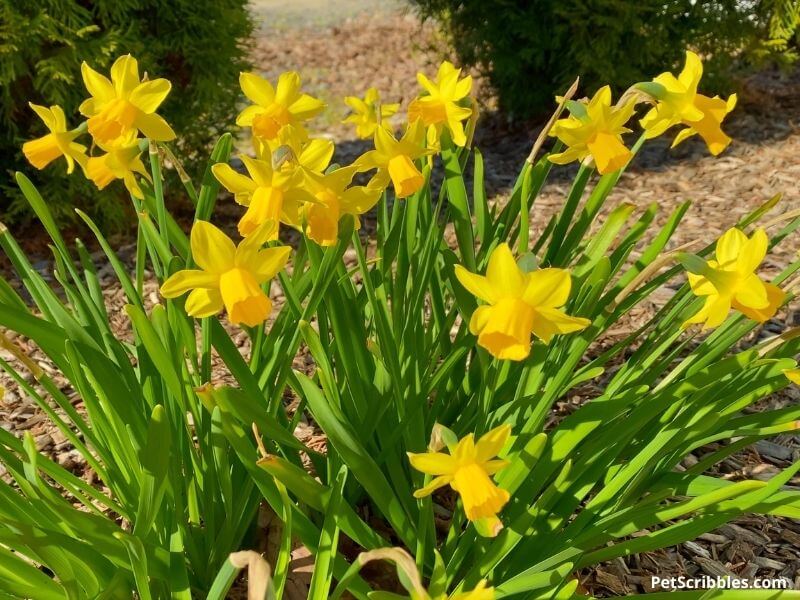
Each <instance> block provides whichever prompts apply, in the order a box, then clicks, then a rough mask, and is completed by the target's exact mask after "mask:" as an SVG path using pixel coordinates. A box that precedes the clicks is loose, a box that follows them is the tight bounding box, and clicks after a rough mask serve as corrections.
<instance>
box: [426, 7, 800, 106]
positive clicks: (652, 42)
mask: <svg viewBox="0 0 800 600" xmlns="http://www.w3.org/2000/svg"><path fill="white" fill-rule="evenodd" d="M411 1H412V4H414V5H415V6H416V7H417V9H418V11H419V13H420V14H421V16H422V17H423V18H435V19H436V20H438V21H439V22H440V23H441V24H442V26H443V28H444V31H445V33H446V34H447V37H448V40H449V41H450V43H451V44H452V45H453V47H454V49H455V50H456V52H457V53H458V56H459V58H460V60H461V61H462V62H463V63H466V64H469V65H477V66H479V67H480V68H481V69H482V70H483V71H485V72H486V74H487V75H488V78H489V81H490V83H491V84H492V86H493V87H494V88H495V90H496V92H497V93H498V95H499V98H500V102H501V105H502V107H503V108H504V109H505V110H507V111H509V112H511V114H512V115H514V116H518V117H527V116H536V115H538V114H540V113H542V112H547V111H548V110H549V107H550V106H551V105H552V101H553V98H552V96H553V94H552V91H553V90H563V89H566V88H567V87H568V86H569V84H570V83H572V81H573V80H574V79H575V77H576V75H578V74H580V76H581V79H582V82H583V86H582V89H583V90H584V91H585V92H587V93H591V92H593V91H594V90H596V89H597V88H599V87H600V86H602V85H605V84H606V83H611V84H612V86H614V87H616V88H617V89H620V90H622V89H625V88H626V87H627V86H629V85H631V84H632V83H635V82H637V81H642V80H648V79H651V78H652V77H653V76H654V75H657V74H658V73H661V72H662V71H664V70H665V66H668V65H674V66H678V65H679V64H680V63H681V61H682V59H683V53H684V50H685V49H686V48H691V49H693V50H696V51H697V52H699V53H700V54H701V55H702V56H703V58H704V64H705V67H706V70H707V76H706V77H705V78H704V84H705V85H706V87H707V88H708V89H710V90H716V91H727V89H726V88H731V87H732V83H733V79H732V76H733V75H735V74H736V73H737V72H738V71H740V70H741V69H743V68H747V67H749V66H753V65H756V64H762V63H763V62H764V61H765V60H777V61H779V62H781V63H783V64H786V63H790V62H792V61H794V60H795V59H796V58H797V31H798V22H800V1H798V0H746V1H741V0H711V1H709V0H505V1H502V2H486V1H484V0H411Z"/></svg>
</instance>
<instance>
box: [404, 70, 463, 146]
mask: <svg viewBox="0 0 800 600" xmlns="http://www.w3.org/2000/svg"><path fill="white" fill-rule="evenodd" d="M460 75H461V69H456V68H455V67H454V66H453V64H452V63H451V62H448V61H444V62H443V63H442V64H441V66H440V67H439V72H438V73H437V74H436V81H431V80H430V79H428V78H427V77H426V76H425V75H424V74H423V73H417V81H418V82H419V84H420V85H421V86H422V87H423V89H424V90H425V91H426V92H427V93H428V95H426V96H420V97H419V98H417V99H415V100H413V101H412V102H411V104H410V105H409V107H408V120H409V122H414V121H415V120H417V119H420V120H422V122H423V124H424V125H425V126H426V127H433V128H434V131H436V133H437V135H436V136H435V137H436V138H437V139H438V133H439V132H441V130H442V128H443V127H446V128H447V129H449V130H450V135H451V137H452V139H453V143H454V144H455V145H456V146H464V145H466V143H467V136H466V133H465V132H464V125H463V123H462V121H464V120H465V119H468V118H469V116H470V115H471V114H472V109H470V108H469V107H466V106H461V104H459V102H461V101H462V100H463V99H464V98H467V97H468V96H469V92H470V90H471V89H472V77H470V76H469V75H467V76H466V77H464V78H463V79H461V80H459V76H460Z"/></svg>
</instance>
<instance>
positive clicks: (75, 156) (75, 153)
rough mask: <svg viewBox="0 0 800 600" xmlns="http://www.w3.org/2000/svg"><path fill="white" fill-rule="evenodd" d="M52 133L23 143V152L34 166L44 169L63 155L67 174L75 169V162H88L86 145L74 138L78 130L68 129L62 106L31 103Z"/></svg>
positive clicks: (81, 163)
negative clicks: (48, 106) (75, 140)
mask: <svg viewBox="0 0 800 600" xmlns="http://www.w3.org/2000/svg"><path fill="white" fill-rule="evenodd" d="M29 106H30V107H31V108H32V109H33V111H34V112H35V113H36V114H37V115H39V118H40V119H41V120H42V121H43V122H44V124H45V126H46V127H47V129H49V130H50V133H48V134H47V135H44V136H42V137H40V138H37V139H35V140H30V141H29V142H25V143H24V144H22V153H23V154H24V155H25V158H27V159H28V162H30V163H31V164H32V165H33V166H34V167H36V168H37V169H44V168H45V167H46V166H47V165H49V164H50V163H51V162H53V161H54V160H55V159H57V158H59V157H61V156H63V157H64V159H65V160H66V161H67V174H70V173H72V171H74V170H75V163H78V164H79V165H81V166H83V165H84V164H85V163H86V146H84V145H82V144H78V143H77V142H74V141H73V140H74V139H75V138H76V137H78V136H79V135H80V132H79V131H77V130H72V131H67V119H66V117H65V116H64V110H63V109H62V108H61V107H60V106H51V107H50V108H47V107H44V106H39V105H38V104H32V103H29Z"/></svg>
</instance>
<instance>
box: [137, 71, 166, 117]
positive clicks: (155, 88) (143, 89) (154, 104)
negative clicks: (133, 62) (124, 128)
mask: <svg viewBox="0 0 800 600" xmlns="http://www.w3.org/2000/svg"><path fill="white" fill-rule="evenodd" d="M171 89H172V84H171V83H170V82H169V81H167V80H166V79H154V80H152V81H144V82H142V83H140V84H139V85H137V86H136V87H135V88H134V90H133V91H132V92H131V95H130V101H131V104H133V105H134V106H135V107H136V108H138V109H139V110H141V111H142V112H144V113H147V114H150V113H153V112H155V111H156V109H157V108H158V107H159V105H160V104H161V103H162V102H164V100H165V99H166V97H167V94H169V91H170V90H171Z"/></svg>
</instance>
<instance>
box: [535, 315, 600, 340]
mask: <svg viewBox="0 0 800 600" xmlns="http://www.w3.org/2000/svg"><path fill="white" fill-rule="evenodd" d="M591 324H592V322H591V321H590V320H589V319H584V318H582V317H572V316H570V315H568V314H566V313H564V312H563V311H561V310H558V309H556V308H537V309H536V317H535V318H534V321H533V333H534V334H535V335H536V337H538V338H539V339H541V340H542V341H543V342H544V343H545V344H547V343H549V342H550V340H551V339H552V338H553V336H554V335H560V334H566V333H573V332H576V331H581V330H582V329H586V328H587V327H588V326H589V325H591Z"/></svg>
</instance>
